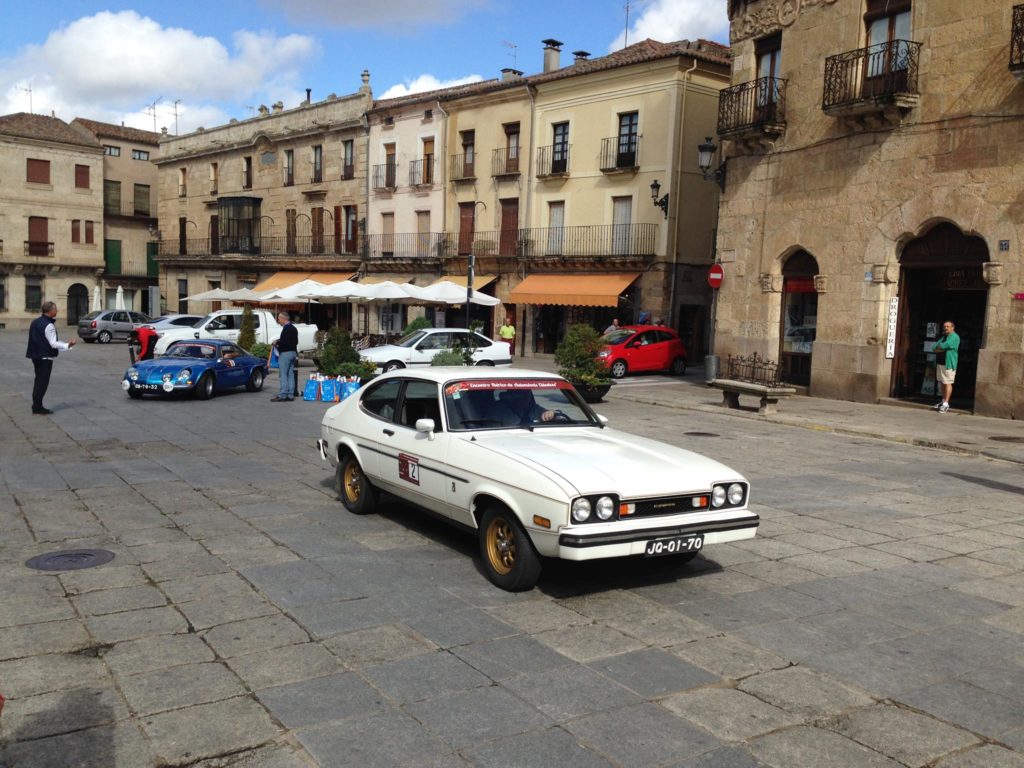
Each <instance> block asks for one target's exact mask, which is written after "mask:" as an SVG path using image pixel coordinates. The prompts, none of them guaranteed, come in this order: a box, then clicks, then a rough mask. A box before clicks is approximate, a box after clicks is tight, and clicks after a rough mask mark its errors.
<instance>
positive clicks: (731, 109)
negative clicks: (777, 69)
mask: <svg viewBox="0 0 1024 768" xmlns="http://www.w3.org/2000/svg"><path fill="white" fill-rule="evenodd" d="M785 114H786V81H785V80H783V79H781V78H778V77H759V78H757V80H751V81H750V82H749V83H740V84H739V85H734V86H732V87H731V88H726V89H725V90H724V91H722V92H721V93H720V94H719V96H718V135H719V136H722V137H725V138H731V137H743V136H746V135H750V134H772V135H775V136H778V135H780V134H781V133H782V132H783V130H784V129H785V125H786V117H785Z"/></svg>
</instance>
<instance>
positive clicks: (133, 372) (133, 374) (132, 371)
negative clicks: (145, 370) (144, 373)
mask: <svg viewBox="0 0 1024 768" xmlns="http://www.w3.org/2000/svg"><path fill="white" fill-rule="evenodd" d="M128 378H129V379H131V380H132V381H138V379H139V369H138V368H129V369H128Z"/></svg>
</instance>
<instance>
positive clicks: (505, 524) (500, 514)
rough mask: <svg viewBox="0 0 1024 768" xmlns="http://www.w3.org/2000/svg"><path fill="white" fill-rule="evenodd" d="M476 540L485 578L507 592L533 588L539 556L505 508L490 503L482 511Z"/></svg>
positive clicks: (537, 573) (524, 532)
mask: <svg viewBox="0 0 1024 768" xmlns="http://www.w3.org/2000/svg"><path fill="white" fill-rule="evenodd" d="M479 539H480V557H481V559H482V560H483V563H484V571H485V572H486V573H487V578H488V579H490V580H491V581H492V582H493V583H494V584H495V585H497V586H499V587H501V588H502V589H504V590H507V591H509V592H525V591H527V590H530V589H533V587H534V585H535V584H536V583H537V579H538V578H540V569H541V562H540V555H538V554H537V550H536V549H534V548H533V542H532V541H530V537H529V536H527V535H526V531H524V530H523V527H522V526H521V525H520V524H519V520H518V518H516V516H515V515H513V514H512V512H511V511H510V510H509V509H508V508H507V507H504V506H493V507H490V508H488V509H487V510H485V511H484V514H483V517H482V518H481V519H480V529H479Z"/></svg>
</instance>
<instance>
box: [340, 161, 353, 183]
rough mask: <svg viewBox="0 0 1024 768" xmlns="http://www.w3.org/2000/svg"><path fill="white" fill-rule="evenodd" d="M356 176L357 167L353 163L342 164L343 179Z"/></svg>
mask: <svg viewBox="0 0 1024 768" xmlns="http://www.w3.org/2000/svg"><path fill="white" fill-rule="evenodd" d="M355 177H356V167H355V165H353V164H352V163H346V164H345V165H342V166H341V179H342V181H347V180H349V179H354V178H355Z"/></svg>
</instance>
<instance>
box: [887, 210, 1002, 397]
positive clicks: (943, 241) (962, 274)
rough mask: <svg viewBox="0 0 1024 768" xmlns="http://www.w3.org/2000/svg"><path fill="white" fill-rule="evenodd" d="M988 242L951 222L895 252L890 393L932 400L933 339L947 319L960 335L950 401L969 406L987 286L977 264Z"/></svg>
mask: <svg viewBox="0 0 1024 768" xmlns="http://www.w3.org/2000/svg"><path fill="white" fill-rule="evenodd" d="M987 261H988V246H986V245H985V241H984V240H983V239H982V238H980V237H976V236H970V235H965V234H964V233H963V232H961V231H960V229H959V228H958V227H957V226H956V225H954V224H948V223H943V224H938V225H937V226H935V227H933V228H932V229H930V230H929V231H928V232H927V233H926V234H925V235H923V236H921V237H919V238H917V239H915V240H912V241H911V242H909V243H908V244H907V246H906V247H905V248H904V249H903V253H902V254H901V255H900V288H899V298H900V302H899V322H898V323H897V328H896V353H895V357H894V358H893V367H892V386H891V392H892V396H893V397H899V398H903V399H907V400H920V401H922V402H927V403H928V404H932V403H934V402H935V399H936V397H937V394H936V393H937V390H936V387H935V355H934V354H932V353H931V348H932V346H934V343H935V340H936V339H937V338H938V337H939V336H940V335H941V333H942V323H943V322H945V321H946V320H951V321H952V322H953V323H954V324H955V325H956V332H957V334H958V335H959V336H960V354H959V364H958V365H957V372H956V383H955V384H954V385H953V398H952V402H951V404H952V405H953V406H954V407H957V408H965V409H973V407H974V390H975V384H976V382H977V377H978V350H979V349H980V348H981V345H982V341H983V338H984V330H985V309H986V306H987V304H988V285H987V284H986V283H985V279H984V273H983V265H984V264H985V262H987Z"/></svg>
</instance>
